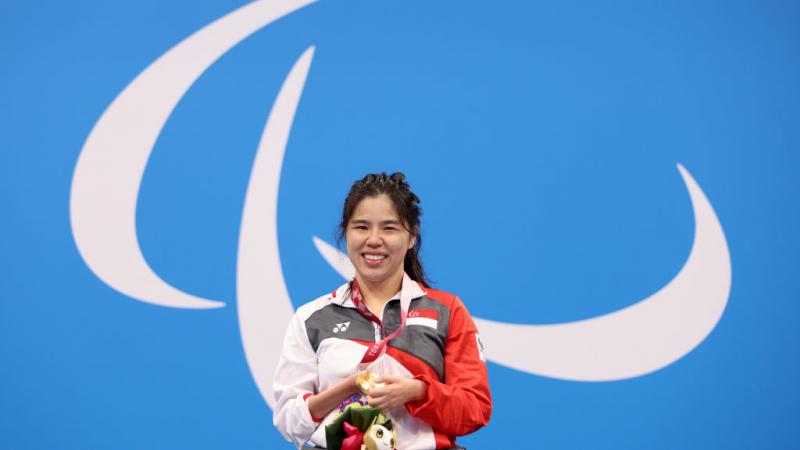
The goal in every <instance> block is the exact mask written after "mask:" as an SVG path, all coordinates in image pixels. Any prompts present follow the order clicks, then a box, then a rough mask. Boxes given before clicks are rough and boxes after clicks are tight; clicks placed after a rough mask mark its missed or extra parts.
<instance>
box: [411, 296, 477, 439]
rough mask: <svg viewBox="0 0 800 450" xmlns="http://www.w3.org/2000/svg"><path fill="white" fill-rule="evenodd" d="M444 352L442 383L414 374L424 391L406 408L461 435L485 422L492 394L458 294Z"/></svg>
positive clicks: (469, 319)
mask: <svg viewBox="0 0 800 450" xmlns="http://www.w3.org/2000/svg"><path fill="white" fill-rule="evenodd" d="M444 353H445V354H444V379H445V380H444V383H442V382H440V381H439V380H436V379H432V378H431V377H430V376H428V375H424V374H423V375H417V376H416V377H414V378H416V379H418V380H421V381H423V382H424V383H425V384H427V385H428V394H427V397H426V398H423V399H421V400H417V401H413V402H408V403H406V408H407V409H408V412H409V413H410V414H411V415H412V416H415V417H417V418H419V419H421V420H423V421H425V422H427V423H428V424H429V425H431V426H432V427H433V428H434V429H436V430H439V431H442V432H444V433H447V434H451V435H456V436H461V435H465V434H468V433H471V432H473V431H475V430H477V429H478V428H480V427H482V426H484V425H486V424H487V423H489V417H490V416H491V414H492V397H491V394H490V393H489V378H488V372H487V369H486V361H485V359H484V357H483V348H482V345H481V344H480V338H479V336H478V329H477V327H476V326H475V322H473V321H472V317H470V315H469V312H467V309H466V307H465V306H464V304H463V303H462V302H461V300H460V299H458V298H456V299H455V302H454V305H453V308H452V309H451V312H450V325H449V329H448V336H447V340H446V341H445V351H444Z"/></svg>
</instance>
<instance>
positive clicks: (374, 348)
mask: <svg viewBox="0 0 800 450" xmlns="http://www.w3.org/2000/svg"><path fill="white" fill-rule="evenodd" d="M413 282H414V281H413V280H412V279H411V278H408V275H406V274H405V273H404V274H403V286H402V287H401V288H400V326H399V327H398V328H397V329H396V330H394V331H393V332H392V334H390V335H388V336H386V337H385V338H383V339H381V340H380V342H375V343H373V344H372V345H370V346H369V348H368V349H367V351H366V352H364V356H363V357H362V358H361V364H359V367H360V368H364V367H366V366H367V365H369V364H370V363H372V362H373V361H375V360H376V359H378V357H379V356H381V355H382V354H383V353H384V352H386V344H387V343H388V342H389V340H391V339H392V338H393V337H395V336H397V335H398V334H400V332H401V331H403V328H405V327H406V315H407V314H408V308H409V306H410V305H411V295H412V294H411V289H410V286H411V283H413ZM350 299H351V300H352V301H353V304H354V305H356V309H357V310H358V312H359V313H361V315H362V316H364V317H366V318H367V319H369V320H371V321H373V322H375V323H376V324H378V326H379V327H380V329H381V332H382V331H383V323H381V319H379V318H378V317H376V316H375V314H372V312H371V311H370V310H369V308H367V305H366V304H365V303H364V296H363V295H361V289H359V287H358V280H356V279H354V280H353V287H352V288H351V289H350Z"/></svg>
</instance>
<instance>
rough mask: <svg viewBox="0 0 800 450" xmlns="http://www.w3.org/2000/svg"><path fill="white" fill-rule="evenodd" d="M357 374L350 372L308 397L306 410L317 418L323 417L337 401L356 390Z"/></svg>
mask: <svg viewBox="0 0 800 450" xmlns="http://www.w3.org/2000/svg"><path fill="white" fill-rule="evenodd" d="M357 376H358V375H357V374H352V375H350V376H348V377H347V378H344V379H343V380H342V381H340V382H338V383H336V384H335V385H333V386H331V387H329V388H328V389H326V390H324V391H322V392H320V393H318V394H316V395H312V396H311V397H309V399H308V412H310V413H311V416H312V417H314V418H317V419H322V418H324V417H325V416H327V415H328V413H329V412H331V410H333V408H335V407H337V406H338V405H339V403H341V402H343V401H344V400H345V399H346V398H347V397H350V396H351V395H353V394H355V393H356V392H358V385H356V377H357Z"/></svg>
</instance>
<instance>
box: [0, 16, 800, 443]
mask: <svg viewBox="0 0 800 450" xmlns="http://www.w3.org/2000/svg"><path fill="white" fill-rule="evenodd" d="M244 4H246V2H244V1H218V2H212V1H204V0H203V1H198V0H194V1H184V0H176V1H171V2H156V1H138V2H122V1H118V2H101V1H76V2H57V1H53V0H44V1H28V2H4V3H3V4H2V5H0V56H2V59H1V60H0V61H2V62H1V63H0V68H1V70H0V149H2V153H1V154H0V196H1V197H0V199H1V200H2V208H3V213H2V215H1V216H0V217H2V219H0V231H1V232H2V233H1V234H0V236H1V237H0V239H1V240H0V245H2V247H0V252H2V259H0V261H1V262H0V264H2V266H0V270H2V274H3V275H2V277H0V296H1V299H2V300H1V301H0V357H1V358H2V359H0V361H2V362H0V381H2V382H1V383H0V399H1V400H0V448H8V449H45V448H75V449H95V448H97V449H100V448H115V449H141V448H151V449H175V448H193V449H220V448H230V449H233V448H236V449H245V448H247V449H257V448H260V449H272V448H289V445H288V444H286V443H285V442H284V441H283V439H282V438H281V437H280V435H279V434H278V433H277V431H276V430H275V429H274V428H273V427H272V424H271V411H270V409H269V408H268V407H267V405H266V404H265V402H264V401H263V400H262V398H261V396H260V394H259V392H258V390H257V388H256V386H255V383H254V382H253V380H252V377H251V375H250V372H249V369H248V367H247V363H246V360H245V357H244V353H243V350H242V346H241V340H240V336H239V329H238V319H237V316H236V302H235V289H236V286H235V269H236V256H237V255H236V250H237V243H238V233H239V223H240V218H241V211H242V206H243V202H244V195H245V190H246V187H247V180H248V176H249V173H250V169H251V166H252V162H253V158H254V155H255V150H256V148H257V145H258V140H259V138H260V135H261V131H262V128H263V125H264V121H265V120H266V117H267V115H268V113H269V109H270V107H271V105H272V102H273V100H274V98H275V95H276V94H277V91H278V89H279V88H280V85H281V82H282V81H283V79H284V77H285V76H286V73H287V72H288V70H289V68H290V67H291V65H292V63H293V62H294V61H295V59H296V58H297V57H298V56H299V55H300V54H301V53H302V52H303V51H304V50H305V49H306V48H307V47H308V46H310V45H315V46H316V53H315V56H314V61H313V64H312V67H311V71H310V74H309V77H308V81H307V83H306V88H305V91H304V94H303V98H302V100H301V102H300V106H299V109H298V112H297V116H296V119H295V122H294V127H293V130H292V134H291V137H290V140H289V143H288V146H287V150H286V157H285V161H284V166H283V172H282V178H281V185H280V197H279V214H278V217H279V237H280V250H281V258H282V264H283V270H284V273H285V276H286V282H287V286H288V288H289V292H290V294H291V297H292V299H293V302H294V304H295V306H298V305H300V304H302V303H304V302H306V301H308V300H309V299H311V298H313V297H316V296H317V295H319V294H321V293H323V292H327V291H330V290H331V289H332V288H333V287H335V286H337V285H338V284H339V283H340V280H341V279H340V278H339V276H338V275H337V274H336V273H335V272H333V270H332V269H331V268H330V267H329V266H328V265H327V264H326V263H325V261H324V260H323V259H322V257H321V256H320V255H319V254H318V253H317V251H316V249H315V248H314V246H313V243H312V241H311V237H312V236H319V237H321V238H323V239H325V240H327V241H328V242H332V241H333V239H334V238H333V234H334V231H335V227H336V224H337V219H338V218H339V215H340V207H341V203H342V200H343V198H344V195H345V194H346V192H347V189H348V188H349V185H350V183H351V182H352V181H353V180H354V179H356V178H358V177H360V176H362V175H363V174H364V173H367V172H373V171H395V170H400V171H403V172H405V173H406V174H407V175H408V177H409V179H410V181H411V182H412V186H413V188H414V190H415V191H416V192H417V193H418V194H419V196H420V197H421V198H422V200H423V202H422V207H423V209H424V216H423V236H424V247H423V248H424V250H423V256H424V260H425V263H426V267H427V270H428V272H429V273H430V275H431V278H432V279H433V281H434V285H435V286H436V287H439V288H441V289H445V290H449V291H452V292H455V293H458V294H459V295H460V296H461V297H462V298H463V299H464V301H465V302H466V303H467V305H468V307H469V308H470V310H471V312H472V313H473V315H475V316H478V317H481V318H485V319H492V320H501V321H507V322H520V323H557V322H565V321H572V320H577V319H582V318H589V317H593V316H596V315H598V314H603V313H607V312H611V311H614V310H617V309H619V308H621V307H625V306H627V305H630V304H633V303H635V302H637V301H638V300H640V299H642V298H645V297H647V296H648V295H650V294H651V293H653V292H654V291H656V290H657V289H658V288H660V287H661V286H663V285H664V284H666V283H667V282H668V281H669V280H670V279H671V278H672V277H673V276H674V275H675V273H676V272H677V271H678V270H679V269H680V267H681V266H682V265H683V262H684V261H685V258H686V256H687V255H688V253H689V250H690V248H691V243H692V237H693V217H692V210H691V205H690V203H689V200H688V196H687V194H686V190H685V187H684V185H683V182H682V181H681V179H680V176H679V174H678V171H677V169H676V163H682V164H684V165H685V166H686V168H687V169H688V170H689V171H690V172H691V173H692V175H693V176H694V177H695V179H696V180H697V181H698V183H699V184H700V186H701V187H702V188H703V190H704V191H705V193H706V195H707V196H708V198H709V200H710V201H711V203H712V205H713V206H714V208H715V210H716V212H717V215H718V217H719V220H720V222H721V224H722V227H723V229H724V230H725V234H726V237H727V239H728V244H729V247H730V252H731V259H732V267H733V284H732V289H731V295H730V299H729V303H728V307H727V309H726V311H725V313H724V315H723V317H722V319H721V321H720V322H719V324H718V326H717V327H716V329H715V330H714V331H713V332H712V333H711V335H710V336H709V337H708V338H707V339H706V340H705V341H704V342H703V343H702V344H701V345H700V346H699V347H698V348H697V349H695V350H694V351H693V352H691V353H689V354H688V355H687V356H686V357H684V358H683V359H680V360H679V361H677V362H676V363H674V364H672V365H670V366H668V367H666V368H665V369H662V370H660V371H657V372H655V373H652V374H649V375H645V376H643V377H639V378H635V379H631V380H626V381H618V382H609V383H576V382H567V381H559V380H553V379H547V378H542V377H538V376H533V375H530V374H526V373H522V372H518V371H514V370H511V369H508V368H505V367H501V366H498V365H495V364H493V363H489V370H490V380H491V386H492V393H493V396H494V414H493V416H492V421H491V423H490V424H489V426H487V427H486V428H484V429H483V430H481V431H479V432H477V433H476V434H474V435H471V436H468V437H465V438H463V439H462V440H460V442H461V444H462V445H464V446H467V447H471V448H492V447H494V446H498V445H499V444H504V445H512V446H514V447H519V448H548V449H572V448H596V449H642V448H648V449H675V448H684V449H709V448H713V449H751V448H776V449H777V448H782V449H794V448H798V447H800V429H798V427H797V424H798V421H799V419H800V407H799V406H798V400H800V389H799V387H800V386H799V385H798V381H797V380H798V379H800V361H799V359H800V358H798V356H799V355H800V352H798V344H800V332H798V327H797V320H798V317H800V315H799V313H800V306H798V300H799V299H800V298H799V297H800V296H798V288H797V284H798V279H799V278H798V268H800V260H799V257H798V255H800V238H798V230H800V211H798V194H799V193H800V181H798V176H797V171H798V169H800V164H798V163H799V162H800V160H799V158H798V149H800V27H798V24H800V3H798V2H792V1H750V2H741V1H730V2H688V1H686V2H677V1H676V2H634V1H630V2H609V3H603V4H598V3H597V2H588V1H564V2H555V1H545V2H541V1H539V2H426V1H403V2H374V1H373V2H368V1H363V2H357V1H332V0H323V1H320V2H319V3H316V4H312V5H310V6H308V7H306V8H303V9H301V10H299V11H298V12H295V13H294V14H291V15H290V16H287V17H285V18H283V19H281V20H279V21H277V22H275V23H274V24H272V25H269V26H268V27H266V28H265V29H263V30H261V31H259V32H257V33H256V34H254V35H253V36H252V37H250V38H249V39H247V40H245V41H243V42H242V43H241V44H240V45H238V46H236V47H234V48H233V49H232V50H231V51H230V52H229V53H227V54H226V55H224V56H223V57H222V58H221V59H220V60H219V61H218V62H217V63H215V64H214V65H213V66H212V67H211V68H210V69H209V70H208V71H207V72H206V73H205V74H204V75H203V76H202V77H201V78H200V79H199V80H198V82H197V83H195V84H194V86H193V87H192V88H191V90H190V91H189V92H188V94H187V95H186V96H185V97H184V99H183V100H182V102H181V103H180V104H179V105H178V107H177V108H176V109H175V111H174V113H173V114H172V116H171V117H170V119H169V120H168V122H167V123H166V126H165V127H164V130H163V132H162V134H161V136H160V137H159V140H158V142H157V144H156V146H155V149H154V151H153V153H152V157H151V158H150V161H149V164H148V166H147V169H146V172H145V175H144V179H143V182H142V188H141V192H140V195H139V203H138V210H137V227H138V233H139V239H140V243H141V246H142V250H143V253H144V255H145V257H146V258H147V260H148V262H149V263H150V264H151V266H152V267H153V269H154V270H155V272H156V273H158V274H159V275H160V276H162V277H163V278H164V279H165V280H166V281H167V282H169V283H170V284H173V285H174V286H176V287H178V288H179V289H182V290H185V291H187V292H190V293H193V294H196V295H200V296H203V297H207V298H216V299H223V300H225V301H226V303H227V304H228V306H227V307H226V308H224V309H214V310H203V311H189V310H180V309H170V308H163V307H158V306H154V305H150V304H145V303H142V302H138V301H135V300H133V299H130V298H128V297H126V296H124V295H122V294H120V293H118V292H116V291H114V290H112V289H111V288H109V287H108V286H106V285H105V284H103V283H102V282H101V281H100V280H99V279H98V278H97V277H96V276H95V275H94V274H93V273H92V272H91V271H90V270H89V269H88V268H87V267H86V265H85V264H84V263H83V261H82V259H81V258H80V256H79V254H78V252H77V249H76V246H75V243H74V241H73V238H72V234H71V230H70V224H69V194H70V184H71V181H72V174H73V170H74V166H75V163H76V161H77V157H78V155H79V153H80V150H81V148H82V146H83V143H84V142H85V140H86V137H87V135H88V133H89V131H90V130H91V129H92V127H93V125H94V124H95V122H96V121H97V120H98V118H99V117H100V114H101V113H102V112H103V111H104V110H105V109H106V108H107V107H108V105H109V103H110V102H111V101H112V100H113V99H114V98H115V97H116V95H117V94H118V93H119V92H120V91H121V90H122V89H123V88H124V87H125V86H126V85H127V84H128V83H129V82H130V81H131V80H132V79H133V78H134V77H135V76H136V75H138V74H139V73H140V72H141V71H142V70H143V69H144V68H145V67H147V65H149V64H150V63H151V62H152V61H153V60H154V59H156V58H157V57H158V56H160V55H161V54H163V53H164V52H165V51H166V50H168V49H169V48H171V47H172V46H174V45H175V44H177V43H178V42H180V41H181V40H182V39H184V38H185V37H186V36H188V35H190V34H191V33H193V32H194V31H196V30H198V29H200V28H202V27H203V26H205V25H207V24H208V23H210V22H212V21H214V20H216V19H217V18H219V17H221V16H223V15H225V14H227V13H228V12H230V11H232V10H234V9H235V8H237V7H239V6H242V5H244ZM276 345H278V344H277V343H276Z"/></svg>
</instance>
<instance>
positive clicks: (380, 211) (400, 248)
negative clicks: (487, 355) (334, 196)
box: [273, 173, 492, 450]
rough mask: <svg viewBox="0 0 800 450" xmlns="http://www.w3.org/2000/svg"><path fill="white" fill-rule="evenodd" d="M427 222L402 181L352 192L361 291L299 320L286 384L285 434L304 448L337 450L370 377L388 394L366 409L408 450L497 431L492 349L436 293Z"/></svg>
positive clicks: (341, 291) (345, 229)
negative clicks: (424, 253) (339, 422)
mask: <svg viewBox="0 0 800 450" xmlns="http://www.w3.org/2000/svg"><path fill="white" fill-rule="evenodd" d="M420 214H421V211H420V208H419V198H418V197H417V196H416V195H415V194H414V193H413V192H411V190H410V188H409V185H408V183H407V182H406V181H405V177H404V175H403V174H402V173H395V174H393V175H391V176H389V175H386V174H385V173H383V174H370V175H367V176H366V177H364V178H363V179H361V180H358V181H356V182H355V183H354V184H353V186H352V188H351V189H350V193H349V194H348V196H347V199H346V200H345V203H344V210H343V213H342V222H341V224H340V229H339V233H340V239H341V238H342V237H344V239H345V241H346V244H347V255H348V257H349V258H350V261H351V262H352V263H353V266H354V267H355V269H356V276H355V279H354V280H353V281H351V282H349V283H346V284H344V285H342V286H340V287H339V288H338V289H336V290H335V291H334V292H332V293H330V294H328V295H324V296H322V297H320V298H318V299H316V300H314V301H312V302H310V303H307V304H306V305H304V306H302V307H301V308H299V309H298V310H297V312H296V314H295V316H294V318H293V319H292V322H291V323H290V325H289V328H288V330H287V332H286V337H285V340H284V343H283V352H282V355H281V359H280V362H279V363H278V368H277V370H276V373H275V381H274V390H275V399H276V404H275V408H274V418H273V422H274V423H275V426H276V427H277V428H278V430H280V432H281V434H283V435H284V437H286V438H287V439H288V440H289V441H290V442H292V443H294V444H295V445H296V446H297V447H298V448H299V447H301V446H303V444H305V443H306V442H308V443H309V444H313V445H315V446H317V447H322V448H325V447H326V443H325V425H326V424H327V423H329V422H330V421H332V420H333V418H335V417H336V415H337V414H338V413H339V412H340V410H341V408H343V407H344V405H343V402H345V400H346V399H348V398H349V397H351V396H352V395H353V394H354V393H356V392H358V387H357V385H356V375H357V373H358V372H359V370H361V369H363V368H366V369H367V370H369V371H372V372H375V373H377V374H379V375H380V378H381V379H379V380H378V381H381V382H383V383H384V384H385V386H384V387H374V388H372V389H371V390H370V391H369V396H368V397H367V399H366V400H367V402H368V403H369V405H371V406H374V407H377V408H380V409H381V410H383V411H385V412H387V413H388V415H389V416H390V417H391V419H392V423H393V424H394V427H395V430H396V431H397V435H398V439H397V440H398V448H399V449H400V450H417V449H419V450H430V449H443V448H457V445H456V443H455V437H456V436H460V435H464V434H467V433H471V432H473V431H475V430H477V429H478V428H480V427H482V426H484V425H486V424H487V423H488V421H489V416H490V414H491V409H492V403H491V396H490V394H489V383H488V378H487V371H486V363H485V360H484V359H483V355H482V353H481V348H480V338H479V337H478V333H477V329H476V328H475V324H474V323H473V321H472V318H471V317H470V315H469V313H468V312H467V310H466V308H465V307H464V304H463V303H461V300H459V298H458V297H456V296H454V295H452V294H448V293H446V292H442V291H438V290H435V289H432V288H430V287H429V286H428V283H427V280H426V278H425V273H424V271H423V268H422V264H421V262H420V260H419V249H420V246H421V243H422V238H421V236H420V222H419V216H420Z"/></svg>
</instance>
